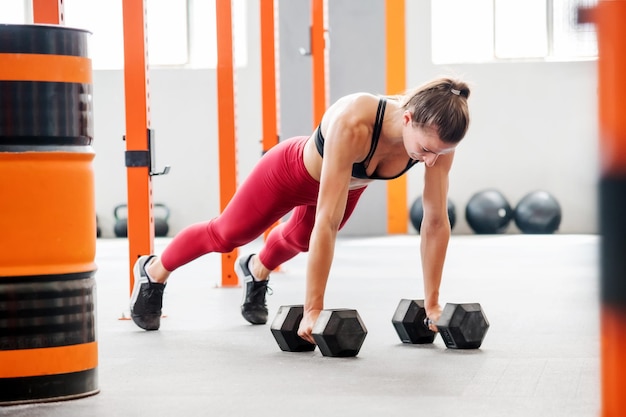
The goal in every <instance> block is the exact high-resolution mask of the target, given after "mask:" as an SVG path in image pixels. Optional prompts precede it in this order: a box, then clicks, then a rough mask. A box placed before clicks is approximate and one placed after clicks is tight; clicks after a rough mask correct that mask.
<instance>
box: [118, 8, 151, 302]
mask: <svg viewBox="0 0 626 417" xmlns="http://www.w3.org/2000/svg"><path fill="white" fill-rule="evenodd" d="M122 4H123V15H124V16H123V17H124V19H123V20H124V23H123V26H124V96H125V105H126V166H127V168H126V178H127V193H128V242H129V252H128V254H129V276H130V291H129V292H132V288H133V285H134V279H133V274H132V268H133V265H134V263H135V261H136V260H137V258H138V257H139V256H141V255H147V254H151V253H153V252H154V227H153V222H154V220H153V219H152V179H151V177H150V166H149V159H150V150H149V144H148V129H150V107H149V103H148V97H149V92H148V55H147V33H146V4H145V0H124V1H123V3H122ZM129 159H130V160H140V159H143V160H144V163H129Z"/></svg>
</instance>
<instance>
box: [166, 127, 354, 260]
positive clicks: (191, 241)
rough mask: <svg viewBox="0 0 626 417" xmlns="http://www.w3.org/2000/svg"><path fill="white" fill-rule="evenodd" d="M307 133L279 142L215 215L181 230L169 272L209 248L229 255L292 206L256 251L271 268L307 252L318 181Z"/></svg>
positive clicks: (350, 204)
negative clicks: (308, 157) (308, 160)
mask: <svg viewBox="0 0 626 417" xmlns="http://www.w3.org/2000/svg"><path fill="white" fill-rule="evenodd" d="M307 139H308V137H307V136H298V137H294V138H291V139H288V140H285V141H282V142H280V143H279V144H278V145H276V146H274V147H273V148H272V149H270V151H269V152H267V153H266V154H265V155H264V156H263V157H262V158H261V160H260V161H259V162H258V164H257V165H256V166H255V167H254V169H253V170H252V172H251V173H250V175H248V177H247V179H246V180H245V181H244V182H243V184H241V186H240V187H238V189H237V191H236V192H235V195H234V196H233V198H232V199H231V200H230V202H229V203H228V205H227V206H226V208H225V209H224V211H223V212H222V214H221V215H219V216H218V217H216V218H214V219H212V220H210V221H207V222H201V223H196V224H193V225H191V226H189V227H187V228H185V229H183V230H182V231H181V232H180V233H179V234H178V235H176V237H175V238H174V239H173V240H172V242H171V243H170V244H169V245H168V246H167V248H166V249H165V250H164V251H163V254H162V256H161V262H162V263H163V266H164V267H165V269H167V270H168V271H173V270H175V269H176V268H178V267H180V266H182V265H184V264H186V263H188V262H191V261H192V260H194V259H196V258H199V257H200V256H202V255H205V254H207V253H211V252H220V253H227V252H231V251H232V250H234V249H235V248H237V247H239V246H242V245H245V244H247V243H249V242H251V241H252V240H254V239H256V238H257V237H259V236H260V235H261V234H262V233H263V232H264V231H265V230H267V229H268V228H269V227H270V226H272V225H273V224H274V223H275V222H276V221H278V220H280V219H281V218H282V217H283V216H285V215H286V214H287V213H289V212H290V211H291V210H293V213H292V214H291V216H290V217H289V219H288V220H287V221H285V222H283V223H281V224H279V225H278V226H277V227H275V228H274V229H272V231H271V232H270V234H269V236H268V238H267V241H266V242H265V245H264V246H263V248H262V249H261V250H260V252H259V259H260V260H261V262H262V263H263V265H264V266H265V267H266V268H268V269H270V270H272V269H275V268H277V267H278V266H279V265H281V264H282V263H283V262H285V261H287V260H289V259H291V258H293V257H294V256H296V255H297V254H298V253H300V252H306V251H308V250H309V239H310V237H311V231H312V230H313V223H314V221H315V209H316V206H317V194H318V191H319V182H318V181H316V180H315V179H313V177H311V175H310V174H309V173H308V172H307V170H306V168H305V167H304V161H303V159H302V155H303V150H304V145H305V143H306V141H307ZM364 190H365V187H363V188H359V189H356V190H350V191H349V193H348V201H347V205H346V210H345V213H344V216H343V220H342V221H341V225H340V226H339V227H340V228H341V227H343V225H344V224H345V223H346V221H347V220H348V218H349V217H350V215H351V214H352V212H353V211H354V208H355V206H356V203H357V201H358V200H359V197H360V196H361V194H362V193H363V191H364Z"/></svg>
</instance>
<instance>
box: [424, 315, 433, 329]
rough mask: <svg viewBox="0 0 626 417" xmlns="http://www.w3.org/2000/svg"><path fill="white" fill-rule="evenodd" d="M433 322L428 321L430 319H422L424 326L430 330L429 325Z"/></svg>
mask: <svg viewBox="0 0 626 417" xmlns="http://www.w3.org/2000/svg"><path fill="white" fill-rule="evenodd" d="M433 323H434V322H433V321H432V320H431V319H430V317H426V318H425V319H424V326H426V327H428V328H429V329H430V325H431V324H433Z"/></svg>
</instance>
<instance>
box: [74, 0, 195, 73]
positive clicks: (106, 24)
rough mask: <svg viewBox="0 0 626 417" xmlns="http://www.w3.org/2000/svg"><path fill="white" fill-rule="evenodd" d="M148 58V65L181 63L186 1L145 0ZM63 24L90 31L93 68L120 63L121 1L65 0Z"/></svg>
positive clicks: (185, 58) (184, 51)
mask: <svg viewBox="0 0 626 417" xmlns="http://www.w3.org/2000/svg"><path fill="white" fill-rule="evenodd" d="M146 9H147V12H148V13H147V26H148V61H149V64H150V65H151V66H163V65H184V64H186V63H187V62H188V53H187V0H167V1H166V0H148V1H147V2H146ZM64 11H65V25H66V26H69V27H76V28H81V29H86V30H89V31H90V32H92V36H91V39H90V56H91V58H92V61H93V67H94V69H120V68H123V66H124V29H123V19H124V18H123V9H122V0H114V1H111V0H65V6H64Z"/></svg>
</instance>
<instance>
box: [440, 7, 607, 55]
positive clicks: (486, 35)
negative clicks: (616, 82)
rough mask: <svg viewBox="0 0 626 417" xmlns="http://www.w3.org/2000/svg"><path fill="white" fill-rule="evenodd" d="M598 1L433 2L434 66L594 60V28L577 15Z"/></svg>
mask: <svg viewBox="0 0 626 417" xmlns="http://www.w3.org/2000/svg"><path fill="white" fill-rule="evenodd" d="M595 3H597V0H472V1H466V0H433V1H431V11H432V51H433V52H432V56H433V62H434V63H436V64H449V63H462V62H489V61H494V60H513V59H516V60H519V59H544V60H572V59H581V58H591V57H595V56H597V45H596V36H595V27H594V26H593V25H592V24H585V25H579V24H577V22H576V15H577V13H576V10H577V8H578V7H580V6H587V7H589V6H593V5H594V4H595Z"/></svg>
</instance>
